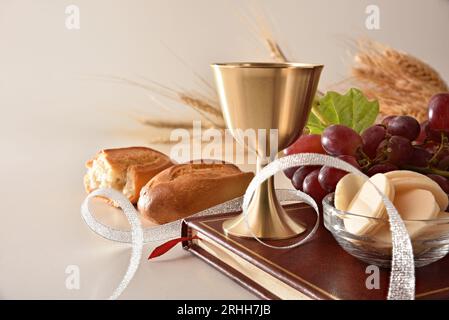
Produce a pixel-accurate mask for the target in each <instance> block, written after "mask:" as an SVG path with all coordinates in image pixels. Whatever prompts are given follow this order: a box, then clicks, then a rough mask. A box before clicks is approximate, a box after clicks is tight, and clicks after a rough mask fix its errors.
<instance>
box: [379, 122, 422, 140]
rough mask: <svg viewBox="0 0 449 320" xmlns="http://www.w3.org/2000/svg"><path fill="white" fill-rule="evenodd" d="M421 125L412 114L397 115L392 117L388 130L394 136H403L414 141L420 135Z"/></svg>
mask: <svg viewBox="0 0 449 320" xmlns="http://www.w3.org/2000/svg"><path fill="white" fill-rule="evenodd" d="M420 131H421V126H420V125H419V122H418V121H417V120H416V119H415V118H413V117H410V116H397V117H395V118H393V119H391V120H390V121H389V122H388V125H387V132H388V133H389V134H391V135H392V136H401V137H404V138H407V139H408V140H410V141H414V140H415V139H416V138H418V136H419V132H420Z"/></svg>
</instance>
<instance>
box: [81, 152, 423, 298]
mask: <svg viewBox="0 0 449 320" xmlns="http://www.w3.org/2000/svg"><path fill="white" fill-rule="evenodd" d="M302 165H326V166H330V167H334V168H337V169H340V170H344V171H347V172H352V173H355V174H357V175H360V176H362V177H364V178H365V179H368V177H367V176H366V175H364V174H363V173H362V172H361V171H359V170H358V169H356V168H355V167H353V166H352V165H350V164H348V163H347V162H345V161H342V160H339V159H337V158H334V157H330V156H326V155H321V154H307V153H303V154H295V155H290V156H286V157H284V158H281V159H277V160H275V161H273V162H271V163H269V164H268V165H267V166H265V167H264V168H263V169H262V170H261V171H260V172H259V173H258V174H257V175H256V176H255V177H254V178H253V180H252V181H251V183H250V184H249V186H248V188H247V190H246V192H245V195H244V197H243V199H242V198H236V199H233V200H231V201H227V202H225V203H222V204H220V205H218V206H215V207H212V208H209V209H207V210H204V211H201V212H199V213H197V214H196V215H195V216H205V215H211V214H217V213H223V212H232V211H237V210H240V209H241V210H243V213H244V217H245V222H246V224H247V226H249V224H248V205H249V203H250V201H251V198H252V197H253V195H254V192H255V191H256V189H257V188H258V186H259V185H260V184H261V183H262V182H264V181H266V180H267V179H268V178H269V177H271V176H273V175H274V174H276V173H277V172H279V171H282V170H285V169H287V168H291V167H296V166H302ZM367 181H369V180H367ZM373 186H374V187H375V188H376V190H377V192H378V193H379V194H380V195H381V197H382V200H383V202H384V203H385V207H386V209H387V214H388V219H389V222H390V230H391V233H392V247H393V251H392V262H391V274H390V286H389V289H388V296H387V298H388V299H389V300H411V299H414V296H415V266H414V260H413V250H412V245H411V241H410V237H409V235H408V233H407V229H406V228H405V225H404V223H403V221H402V219H401V217H400V216H399V214H398V212H397V210H396V208H395V207H394V205H393V204H392V203H391V201H390V200H389V199H388V197H387V196H385V195H384V194H383V193H382V192H381V191H380V190H379V189H378V188H377V187H376V186H375V185H374V184H373ZM276 193H277V195H278V198H279V199H280V201H295V200H300V201H304V202H306V203H308V204H309V205H310V206H312V207H313V208H314V209H315V212H316V213H317V217H318V218H317V221H316V223H315V226H314V227H313V229H312V230H311V231H310V233H309V234H308V235H307V236H306V237H305V238H304V239H302V240H300V241H298V242H296V243H293V244H291V245H288V246H283V247H278V246H273V245H270V244H267V243H265V242H263V241H262V240H260V239H258V238H257V237H256V236H255V235H254V234H253V233H252V231H251V229H250V231H251V233H252V235H253V237H254V239H256V240H257V241H259V242H260V243H261V244H263V245H265V246H268V247H270V248H274V249H291V248H294V247H297V246H299V245H301V244H303V243H304V242H306V241H309V240H310V239H311V238H312V237H313V235H314V234H315V232H316V230H317V228H318V226H319V212H318V206H317V204H316V202H315V201H314V200H313V199H312V198H311V197H310V196H309V195H307V194H305V193H303V192H300V191H294V190H277V191H276ZM97 196H101V197H105V198H109V199H111V200H113V201H114V202H115V203H117V204H118V205H119V206H120V207H121V208H122V210H123V212H124V213H125V215H126V217H127V219H128V221H129V223H130V225H131V231H123V230H115V229H113V228H110V227H108V226H106V225H103V224H101V223H100V222H99V221H97V220H96V219H95V218H94V216H93V215H92V213H91V212H90V210H89V203H90V200H91V199H92V198H94V197H97ZM81 213H82V216H83V218H84V220H85V222H86V224H87V225H88V226H89V227H90V228H91V229H92V230H93V231H94V232H96V233H98V234H100V235H102V236H103V237H105V238H107V239H110V240H113V241H120V242H131V243H132V254H131V259H130V263H129V265H128V268H127V271H126V273H125V276H124V277H123V279H122V281H121V282H120V284H119V286H118V287H117V289H116V290H115V291H114V293H113V294H112V295H111V297H110V299H116V298H118V297H119V296H120V294H121V293H122V292H123V291H124V290H125V288H126V287H127V286H128V284H129V282H130V281H131V280H132V278H133V276H134V274H135V272H136V270H137V268H138V266H139V263H140V260H141V257H142V246H143V243H145V242H150V241H160V240H167V239H170V238H173V237H179V233H180V225H181V221H180V220H179V221H175V222H171V223H168V224H165V225H162V226H158V227H152V228H146V229H142V226H141V223H140V218H139V213H138V212H137V211H136V210H135V208H134V206H133V205H132V204H131V203H130V202H129V201H128V199H127V198H126V197H125V196H124V195H123V194H122V193H120V192H118V191H115V190H112V189H98V190H95V191H93V192H92V193H90V194H89V195H88V196H87V197H86V199H85V200H84V202H83V204H82V206H81Z"/></svg>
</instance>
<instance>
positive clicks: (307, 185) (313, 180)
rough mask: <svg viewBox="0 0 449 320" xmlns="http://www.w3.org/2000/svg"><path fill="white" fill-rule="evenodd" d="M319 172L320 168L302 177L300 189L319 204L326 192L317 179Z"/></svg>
mask: <svg viewBox="0 0 449 320" xmlns="http://www.w3.org/2000/svg"><path fill="white" fill-rule="evenodd" d="M319 174H320V169H316V170H314V171H312V172H310V173H309V174H308V175H307V177H306V178H305V179H304V182H303V184H302V189H303V191H304V192H305V193H307V194H308V195H309V196H311V197H312V198H313V199H314V200H315V201H316V202H317V204H319V205H320V204H321V201H322V200H323V198H324V197H325V196H326V194H327V192H326V190H324V189H323V188H322V187H321V185H320V182H319V181H318V175H319Z"/></svg>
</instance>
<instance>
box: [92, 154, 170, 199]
mask: <svg viewBox="0 0 449 320" xmlns="http://www.w3.org/2000/svg"><path fill="white" fill-rule="evenodd" d="M172 165H173V162H172V161H171V160H170V158H169V157H167V156H166V155H164V154H163V153H160V152H159V151H156V150H153V149H150V148H146V147H127V148H117V149H105V150H101V151H100V152H98V153H97V154H96V156H95V157H94V158H93V159H91V160H89V161H87V162H86V167H87V168H88V173H87V174H86V175H85V176H84V186H85V189H86V191H87V192H91V191H93V190H95V189H97V188H98V187H102V186H103V187H112V188H115V189H117V190H119V191H121V192H123V193H124V194H125V195H126V196H127V197H128V199H129V201H131V202H132V203H133V204H136V203H137V200H138V198H139V194H140V189H141V188H142V187H143V186H144V185H145V184H146V183H147V182H148V181H149V180H151V178H153V177H154V176H155V175H157V174H158V173H159V172H161V171H163V170H164V169H166V168H168V167H170V166H172ZM95 170H97V171H100V173H96V172H95Z"/></svg>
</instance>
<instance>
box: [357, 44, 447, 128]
mask: <svg viewBox="0 0 449 320" xmlns="http://www.w3.org/2000/svg"><path fill="white" fill-rule="evenodd" d="M354 60H355V63H354V65H353V67H352V70H351V73H352V78H351V79H350V82H351V84H352V85H355V86H356V87H358V88H360V89H361V90H362V91H363V92H364V93H365V94H366V95H367V96H368V97H370V98H373V99H377V100H379V103H380V111H381V113H382V114H383V115H392V114H393V115H400V114H407V115H411V116H414V117H416V118H417V119H419V120H420V121H423V120H425V119H426V118H427V104H428V101H429V99H430V97H431V96H432V95H434V94H436V93H439V92H447V91H448V86H447V84H446V82H445V81H444V80H443V79H442V78H441V76H440V75H439V74H438V72H437V71H436V70H435V69H433V68H432V67H431V66H430V65H428V64H427V63H425V62H423V61H421V60H419V59H418V58H416V57H413V56H412V55H410V54H407V53H405V52H401V51H398V50H396V49H393V48H391V47H388V46H386V45H383V44H380V43H377V42H374V41H371V40H367V39H363V40H359V41H358V52H357V53H356V54H355V57H354Z"/></svg>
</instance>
